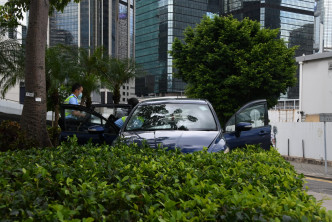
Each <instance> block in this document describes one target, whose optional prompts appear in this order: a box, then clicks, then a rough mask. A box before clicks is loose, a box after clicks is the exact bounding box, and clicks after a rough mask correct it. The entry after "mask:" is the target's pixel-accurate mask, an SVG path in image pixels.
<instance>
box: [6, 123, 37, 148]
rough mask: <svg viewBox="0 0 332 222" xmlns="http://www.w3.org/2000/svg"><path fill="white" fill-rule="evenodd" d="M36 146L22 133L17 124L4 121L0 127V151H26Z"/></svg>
mask: <svg viewBox="0 0 332 222" xmlns="http://www.w3.org/2000/svg"><path fill="white" fill-rule="evenodd" d="M35 145H36V142H35V141H33V140H29V139H28V138H27V136H26V134H25V133H24V132H23V131H22V129H21V126H20V124H19V123H17V122H15V121H10V120H5V121H3V122H2V123H1V125H0V151H7V150H15V149H27V148H30V147H33V146H35Z"/></svg>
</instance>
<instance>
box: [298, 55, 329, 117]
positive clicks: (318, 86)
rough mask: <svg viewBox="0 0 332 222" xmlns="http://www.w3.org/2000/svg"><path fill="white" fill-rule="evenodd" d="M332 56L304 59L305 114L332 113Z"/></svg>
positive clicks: (303, 106)
mask: <svg viewBox="0 0 332 222" xmlns="http://www.w3.org/2000/svg"><path fill="white" fill-rule="evenodd" d="M331 62H332V57H330V58H325V59H319V60H312V61H304V62H303V80H302V111H304V113H305V114H309V115H310V114H319V113H332V70H328V66H329V63H331Z"/></svg>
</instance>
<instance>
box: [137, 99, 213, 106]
mask: <svg viewBox="0 0 332 222" xmlns="http://www.w3.org/2000/svg"><path fill="white" fill-rule="evenodd" d="M165 103H178V104H181V103H183V104H184V103H186V104H208V101H207V100H203V99H187V98H168V99H150V100H145V101H142V102H140V103H139V105H153V104H165Z"/></svg>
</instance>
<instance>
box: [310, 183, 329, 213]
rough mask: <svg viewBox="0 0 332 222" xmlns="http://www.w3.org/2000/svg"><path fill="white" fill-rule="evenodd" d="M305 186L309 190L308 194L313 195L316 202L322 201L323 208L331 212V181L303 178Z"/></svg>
mask: <svg viewBox="0 0 332 222" xmlns="http://www.w3.org/2000/svg"><path fill="white" fill-rule="evenodd" d="M305 179H306V181H307V183H306V184H305V186H307V187H308V188H309V190H308V194H310V195H313V196H314V197H315V198H316V199H317V200H323V207H325V208H326V210H332V180H326V179H318V178H313V177H306V178H305Z"/></svg>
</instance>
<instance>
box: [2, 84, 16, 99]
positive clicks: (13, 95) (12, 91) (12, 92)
mask: <svg viewBox="0 0 332 222" xmlns="http://www.w3.org/2000/svg"><path fill="white" fill-rule="evenodd" d="M4 99H7V100H10V101H14V102H19V101H20V85H19V84H17V85H16V86H14V87H13V88H11V89H9V90H8V92H7V93H6V95H5V97H4Z"/></svg>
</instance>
